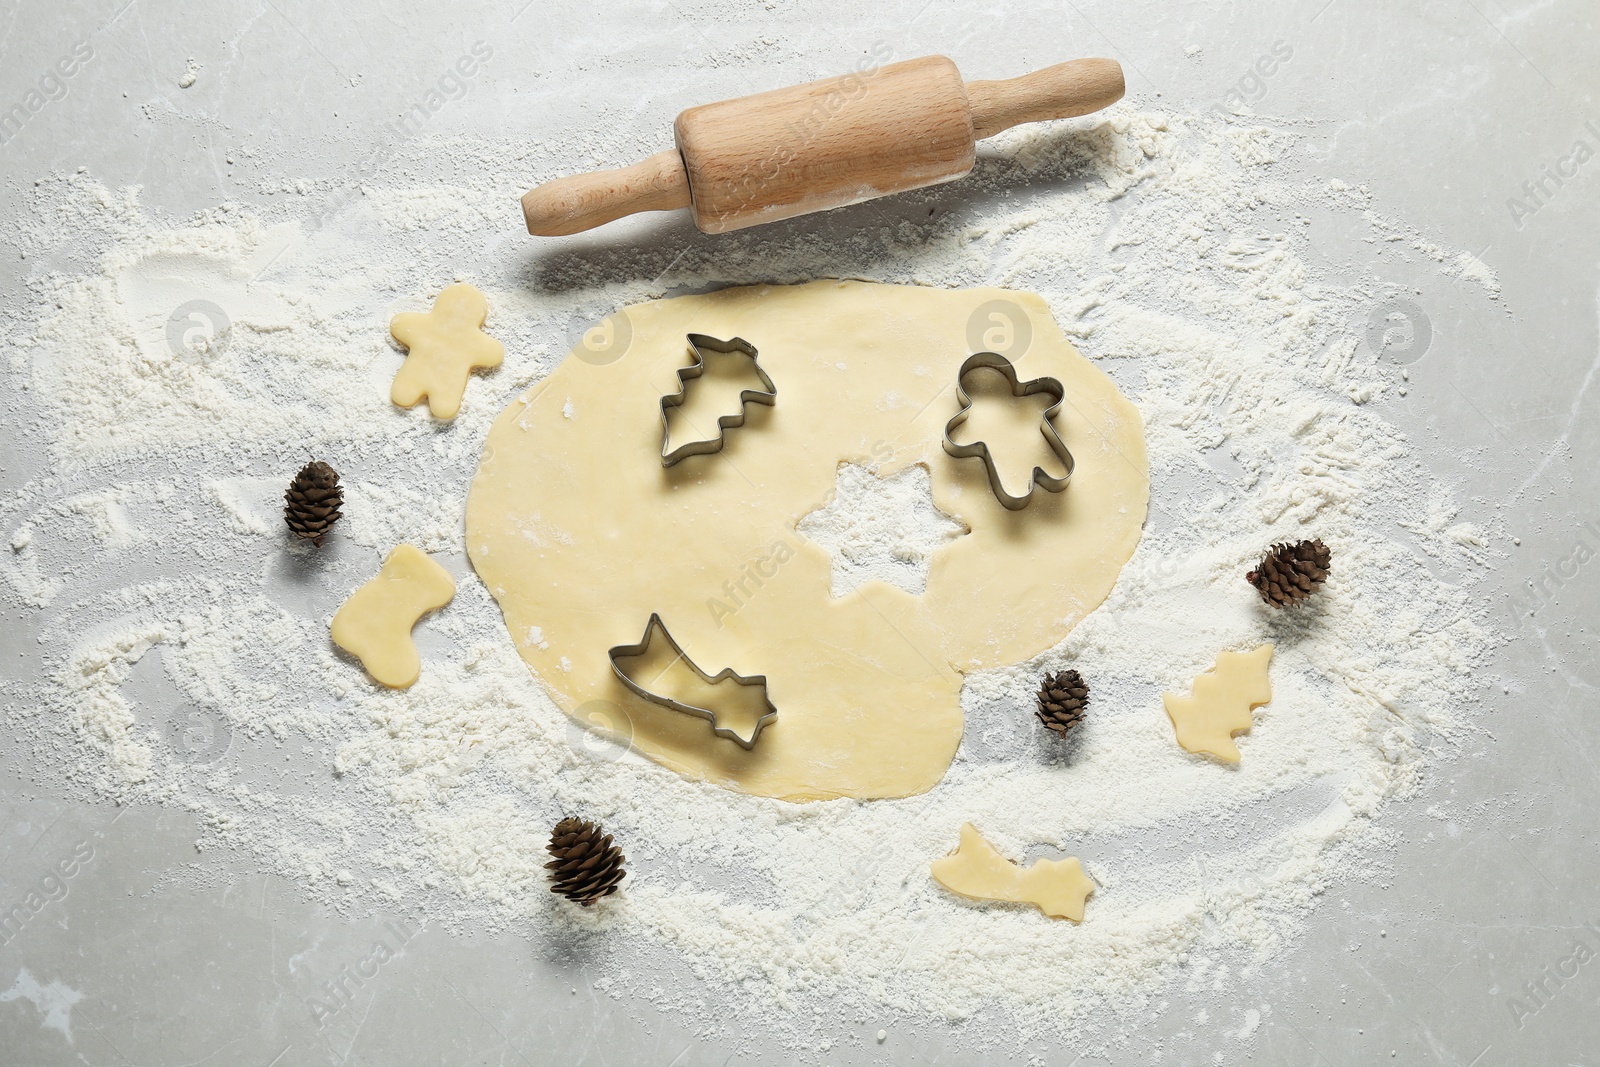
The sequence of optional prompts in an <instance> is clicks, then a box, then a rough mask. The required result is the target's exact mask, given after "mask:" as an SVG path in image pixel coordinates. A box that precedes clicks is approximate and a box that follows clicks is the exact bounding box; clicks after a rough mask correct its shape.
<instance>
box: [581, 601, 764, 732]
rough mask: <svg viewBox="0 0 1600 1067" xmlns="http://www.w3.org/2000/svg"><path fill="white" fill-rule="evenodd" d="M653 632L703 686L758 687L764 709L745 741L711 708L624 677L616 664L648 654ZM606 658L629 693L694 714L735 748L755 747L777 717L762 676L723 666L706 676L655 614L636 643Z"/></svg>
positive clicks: (618, 647)
mask: <svg viewBox="0 0 1600 1067" xmlns="http://www.w3.org/2000/svg"><path fill="white" fill-rule="evenodd" d="M657 633H660V634H661V637H662V639H663V640H664V641H666V643H667V647H668V648H670V649H672V651H673V654H674V655H675V656H676V658H677V659H679V660H682V661H683V664H684V666H686V667H688V668H689V669H690V670H691V671H693V672H694V673H695V675H696V676H697V677H698V678H699V679H700V680H701V681H702V682H705V683H706V684H707V685H716V684H718V683H719V682H726V681H732V682H735V683H737V684H739V685H747V686H759V687H760V688H761V701H762V703H763V704H764V705H765V706H766V709H767V710H766V711H765V712H763V713H762V714H761V716H760V717H759V718H757V719H756V723H755V726H754V727H752V728H751V730H750V736H749V737H748V738H746V737H744V736H742V735H741V734H740V733H739V731H737V730H735V729H733V728H732V727H731V726H723V725H721V724H720V723H719V722H718V721H717V713H716V711H715V710H713V709H711V708H703V707H700V706H699V705H696V704H685V703H683V702H682V701H678V700H673V699H672V698H671V697H666V696H662V695H661V694H659V693H655V692H652V691H651V690H649V689H646V688H645V687H644V686H642V685H640V684H639V683H638V682H636V681H634V680H633V679H632V678H630V677H629V676H628V673H627V672H626V671H624V670H623V669H622V665H621V664H620V663H618V662H617V661H618V660H621V659H636V658H638V657H640V656H643V655H645V654H646V653H648V652H649V651H650V644H651V639H652V638H653V637H654V636H655V634H657ZM606 658H607V659H609V660H610V661H611V669H612V670H613V671H615V672H616V674H617V677H618V678H619V679H621V681H622V684H623V685H625V686H627V687H628V689H629V690H631V691H632V692H634V693H636V694H637V695H639V696H641V697H644V699H646V700H648V701H650V703H652V704H659V705H661V706H662V707H664V708H671V709H672V710H673V711H681V712H684V713H685V714H688V715H698V716H699V717H700V718H702V719H705V720H707V721H708V722H710V723H711V732H712V733H714V734H716V735H717V736H718V737H726V738H727V739H728V740H729V741H732V742H733V743H734V744H736V745H739V746H740V747H741V748H747V749H750V748H755V747H756V738H758V737H760V736H761V731H762V730H764V729H766V727H767V726H768V724H770V723H771V722H773V720H775V719H777V717H778V709H777V708H775V707H773V705H772V701H771V700H768V699H767V676H766V675H764V674H750V675H745V674H738V673H736V672H735V671H734V669H733V668H732V667H724V668H722V670H720V671H718V672H717V673H716V674H707V673H706V672H705V671H703V670H701V669H700V667H699V665H698V664H696V663H695V661H694V660H692V659H690V658H689V657H688V655H687V654H685V653H684V651H683V648H682V646H681V645H679V644H678V642H677V639H676V638H674V637H673V636H672V632H671V631H670V630H668V629H667V624H666V623H664V622H662V621H661V616H660V615H659V614H658V613H656V612H651V613H650V621H649V622H647V623H645V627H644V636H643V637H642V638H640V639H639V641H638V643H637V644H632V645H614V646H612V647H611V648H610V649H609V650H607V652H606Z"/></svg>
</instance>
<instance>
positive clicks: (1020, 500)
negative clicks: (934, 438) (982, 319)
mask: <svg viewBox="0 0 1600 1067" xmlns="http://www.w3.org/2000/svg"><path fill="white" fill-rule="evenodd" d="M975 370H996V371H999V372H1000V373H1001V374H1003V375H1005V379H1006V382H1007V383H1008V384H1009V385H1010V386H1011V395H1012V396H1017V397H1022V396H1033V395H1034V394H1035V393H1044V394H1045V395H1046V396H1049V397H1051V398H1053V399H1054V400H1055V403H1053V404H1051V405H1050V406H1049V407H1047V408H1045V410H1044V414H1043V415H1042V416H1041V417H1040V420H1039V432H1040V433H1042V434H1043V435H1044V441H1045V444H1047V445H1049V446H1050V451H1052V452H1054V453H1055V454H1056V457H1057V458H1058V459H1060V460H1061V462H1062V463H1064V464H1065V465H1066V468H1067V473H1066V474H1064V475H1062V476H1061V477H1059V478H1057V477H1056V476H1055V475H1053V474H1047V473H1045V470H1044V468H1043V467H1035V468H1033V477H1032V478H1030V479H1029V481H1028V489H1027V491H1026V492H1024V493H1023V494H1022V495H1021V496H1012V495H1011V494H1010V493H1008V492H1006V488H1005V486H1004V485H1003V484H1001V481H1000V472H999V471H997V470H996V469H995V466H994V456H993V455H991V454H990V452H989V446H988V445H987V444H985V443H984V442H982V441H974V442H972V443H971V444H968V445H958V444H956V443H955V442H954V441H952V440H950V431H951V430H953V429H955V428H956V427H957V426H960V425H961V424H962V423H964V422H966V421H967V416H968V415H970V414H971V413H972V398H971V397H970V396H968V395H967V390H966V386H965V382H966V377H967V375H968V374H970V373H972V372H973V371H975ZM956 396H958V397H960V398H961V410H959V411H957V412H956V413H955V414H954V415H952V416H951V417H950V421H949V422H947V423H945V424H944V450H945V451H946V452H948V453H950V454H951V455H952V456H955V457H956V458H958V459H966V458H969V457H971V456H977V457H978V458H979V459H981V460H983V469H984V470H985V471H986V472H988V475H989V488H991V489H993V490H994V495H995V496H996V497H997V498H998V499H999V500H1000V503H1001V504H1003V505H1004V506H1005V507H1006V509H1007V510H1008V511H1021V510H1022V509H1023V508H1025V507H1027V506H1028V501H1029V500H1031V499H1032V498H1033V487H1034V486H1036V485H1037V486H1038V487H1040V488H1041V489H1044V490H1046V491H1048V492H1051V493H1059V492H1061V490H1063V489H1065V488H1066V487H1067V482H1069V481H1071V480H1072V468H1073V462H1072V453H1071V452H1069V451H1067V446H1066V443H1065V442H1064V441H1062V440H1061V435H1060V434H1058V433H1057V432H1056V427H1055V423H1053V422H1051V421H1050V420H1051V419H1052V418H1053V417H1054V416H1055V413H1056V412H1058V411H1060V410H1061V405H1062V403H1063V402H1064V401H1065V400H1066V397H1067V391H1066V390H1065V389H1063V388H1062V386H1061V383H1060V382H1058V381H1056V380H1055V379H1054V378H1034V379H1033V380H1032V381H1027V382H1023V381H1018V380H1017V368H1015V367H1013V366H1012V365H1011V361H1010V360H1009V359H1007V358H1006V357H1005V356H1002V355H1001V354H1000V353H998V352H979V353H976V354H975V355H971V356H968V357H967V361H966V362H965V363H963V364H961V369H960V370H959V371H957V372H956Z"/></svg>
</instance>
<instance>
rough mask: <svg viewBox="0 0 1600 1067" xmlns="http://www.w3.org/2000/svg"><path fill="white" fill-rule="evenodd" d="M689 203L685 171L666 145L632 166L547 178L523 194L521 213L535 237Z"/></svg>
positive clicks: (557, 234) (579, 230)
mask: <svg viewBox="0 0 1600 1067" xmlns="http://www.w3.org/2000/svg"><path fill="white" fill-rule="evenodd" d="M688 206H689V176H688V175H687V174H686V173H684V169H683V159H682V157H680V156H679V155H678V150H677V149H675V148H669V149H667V150H666V151H664V152H657V153H656V154H655V155H653V156H650V157H649V158H648V159H643V160H640V161H639V162H638V163H635V164H634V165H633V166H631V167H621V168H619V169H617V170H602V171H596V172H595V173H593V174H578V175H574V176H573V177H570V178H557V179H556V180H555V181H550V182H545V183H544V184H543V185H541V186H539V187H538V188H536V189H532V190H530V191H528V192H526V193H524V194H523V195H522V215H523V218H524V219H526V220H527V223H528V232H529V233H531V234H533V235H534V236H536V237H564V236H566V235H568V234H573V233H582V232H583V231H584V230H592V229H594V228H595V227H596V226H600V225H604V224H605V223H607V222H611V221H613V220H615V219H620V218H622V217H623V216H624V215H632V214H634V213H635V212H638V211H671V210H673V209H674V208H681V207H688Z"/></svg>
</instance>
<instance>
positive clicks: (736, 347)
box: [661, 333, 778, 467]
mask: <svg viewBox="0 0 1600 1067" xmlns="http://www.w3.org/2000/svg"><path fill="white" fill-rule="evenodd" d="M689 348H690V349H691V350H693V352H694V362H693V363H691V364H689V365H688V366H687V367H684V368H682V369H680V370H679V371H678V391H677V392H676V393H670V394H668V395H667V396H664V397H662V398H661V465H662V466H663V467H670V466H672V465H673V464H674V463H677V462H678V461H679V460H683V459H688V458H689V457H690V456H709V455H711V454H712V453H713V452H721V451H722V446H723V445H724V444H726V443H727V440H728V435H727V431H728V430H731V429H733V428H734V427H735V426H743V425H744V406H745V405H746V404H765V405H766V406H767V407H772V406H773V405H774V404H776V403H777V402H778V387H777V386H776V385H774V384H773V382H772V379H771V378H770V377H768V375H767V372H766V371H765V370H763V369H762V367H761V360H760V359H759V358H757V356H756V347H755V345H752V344H751V343H750V342H749V341H746V340H745V339H744V338H743V337H735V338H733V339H732V340H730V341H721V340H718V339H717V338H715V337H711V336H708V335H706V334H703V333H691V334H689ZM706 352H720V353H722V354H724V355H727V354H731V353H734V352H738V353H741V354H743V355H746V356H749V357H750V365H751V367H752V368H754V370H755V372H756V374H757V375H759V376H760V378H761V384H762V385H763V386H764V387H765V388H764V389H745V390H742V391H740V393H739V410H738V411H737V412H735V413H734V414H732V415H722V416H719V417H718V418H717V436H716V437H714V438H712V439H710V440H707V441H690V442H689V443H688V444H685V445H679V446H678V447H677V448H674V449H673V450H672V451H670V452H668V451H667V440H668V437H669V436H670V434H671V431H670V429H669V428H668V426H667V409H668V408H676V407H682V406H683V403H684V401H685V400H687V399H688V398H689V382H690V381H692V380H693V379H695V378H698V377H700V376H701V375H702V374H704V373H705V372H706V357H705V354H706Z"/></svg>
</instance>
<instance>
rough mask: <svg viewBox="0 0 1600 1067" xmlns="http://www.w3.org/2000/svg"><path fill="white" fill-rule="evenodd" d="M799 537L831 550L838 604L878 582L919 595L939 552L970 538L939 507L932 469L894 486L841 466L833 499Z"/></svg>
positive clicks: (909, 472) (908, 473)
mask: <svg viewBox="0 0 1600 1067" xmlns="http://www.w3.org/2000/svg"><path fill="white" fill-rule="evenodd" d="M795 529H796V530H798V531H799V532H800V534H802V535H803V536H805V537H808V538H810V539H811V540H812V541H815V542H816V543H817V544H819V545H821V546H822V547H823V548H825V549H827V550H828V555H829V556H831V557H832V559H833V581H832V592H833V595H834V596H836V597H841V596H844V595H845V594H847V593H849V592H850V591H852V590H853V589H855V588H856V587H857V586H859V585H861V584H862V583H863V582H867V581H870V580H872V579H874V578H876V579H878V580H880V581H883V582H887V583H888V584H890V585H893V586H896V587H897V588H900V589H904V590H905V591H906V592H908V593H913V594H917V595H920V594H921V593H922V592H923V591H924V590H925V589H927V587H928V565H929V563H930V562H931V561H932V559H933V553H934V550H935V549H937V548H938V547H939V546H940V545H943V544H946V543H948V542H949V541H952V540H954V539H955V538H957V537H960V536H961V535H963V534H965V533H967V528H966V527H965V526H963V525H961V524H960V523H959V522H956V521H955V520H954V519H952V518H951V517H950V516H948V515H946V514H945V513H944V512H942V511H940V510H939V509H938V507H936V506H935V505H934V502H933V492H932V488H931V482H930V481H929V477H928V468H926V467H924V466H921V465H920V464H919V465H916V466H912V467H908V468H906V469H905V470H903V471H900V472H899V473H897V474H893V475H890V476H889V477H887V478H884V477H880V476H879V475H878V474H877V473H876V472H875V471H873V470H871V469H870V468H868V467H863V466H861V465H859V464H855V463H841V464H839V471H838V475H837V477H836V479H835V482H834V493H833V499H832V500H830V501H828V503H827V504H826V505H824V506H823V507H820V508H818V509H817V510H815V511H813V512H811V513H810V514H809V515H807V516H805V517H804V518H803V519H801V520H800V522H799V523H798V524H797V525H796V527H795Z"/></svg>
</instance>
